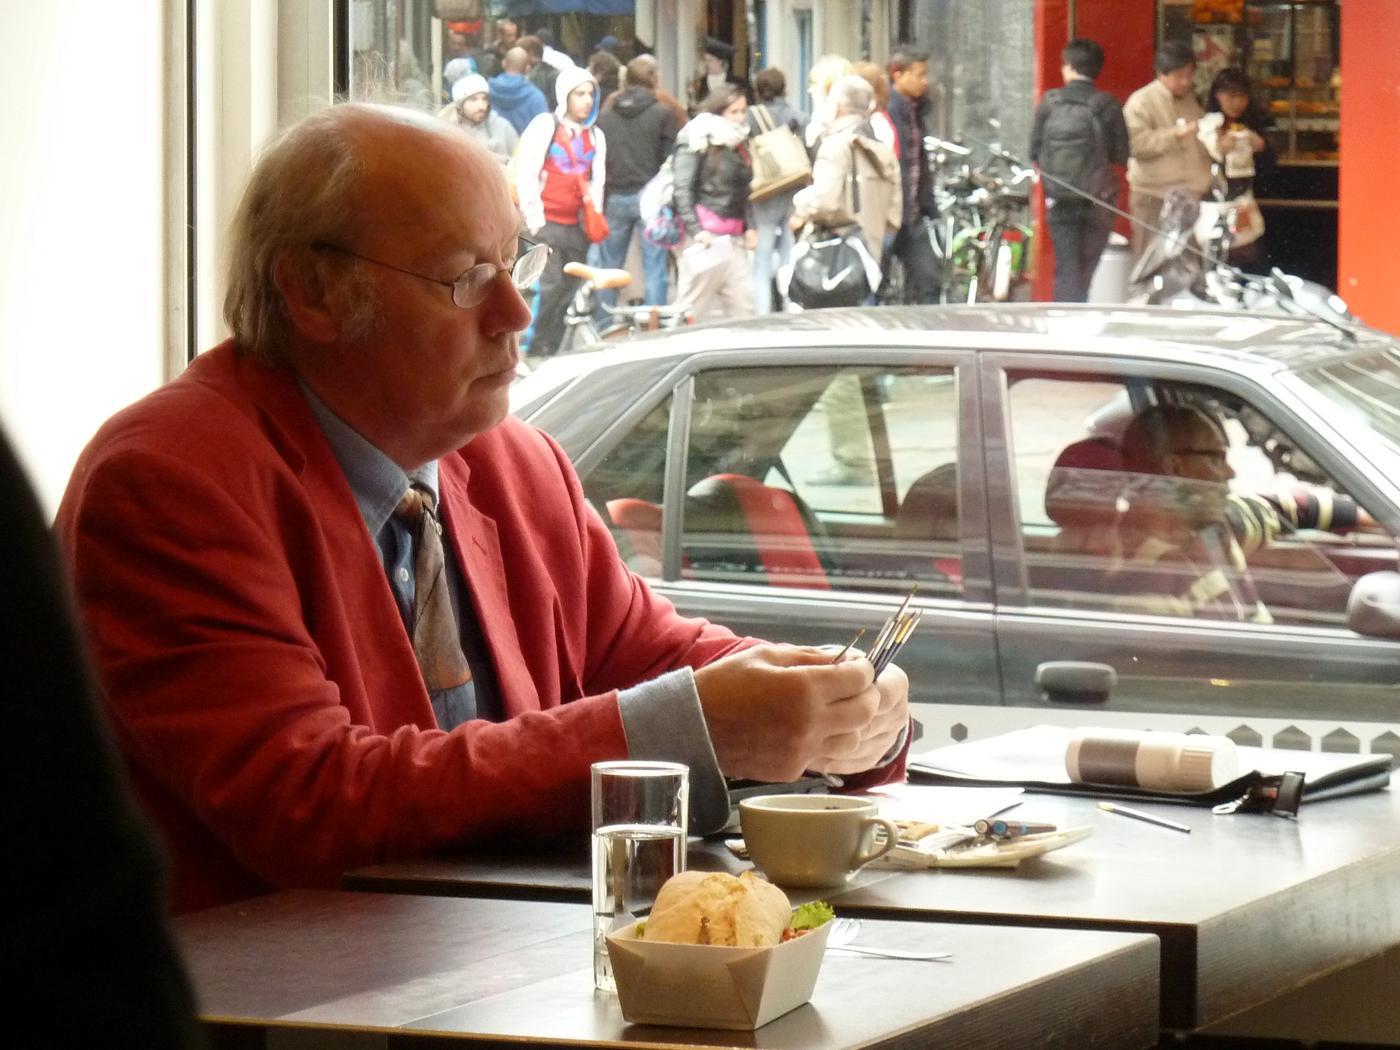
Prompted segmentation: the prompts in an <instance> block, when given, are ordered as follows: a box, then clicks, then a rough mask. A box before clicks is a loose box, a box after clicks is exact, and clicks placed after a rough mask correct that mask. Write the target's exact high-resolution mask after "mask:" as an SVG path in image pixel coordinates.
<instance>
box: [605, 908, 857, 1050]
mask: <svg viewBox="0 0 1400 1050" xmlns="http://www.w3.org/2000/svg"><path fill="white" fill-rule="evenodd" d="M830 932H831V923H829V922H828V923H826V924H825V925H823V926H819V927H818V928H817V929H815V930H813V931H811V932H810V933H807V934H803V935H802V936H800V937H794V938H793V939H792V940H790V941H784V942H783V943H781V944H776V945H774V946H773V947H771V948H724V947H717V946H714V945H708V944H666V943H663V942H660V941H647V940H638V939H637V928H636V926H635V925H633V926H628V927H626V928H624V929H621V930H618V931H616V932H614V933H610V934H608V957H609V958H610V959H611V960H612V969H613V976H614V978H615V979H616V980H617V995H618V999H619V1000H620V1001H621V1005H622V1016H623V1017H624V1018H625V1019H626V1020H628V1021H630V1022H631V1023H632V1024H655V1025H676V1026H681V1027H685V1028H728V1029H737V1030H740V1031H750V1030H752V1029H755V1028H758V1027H760V1026H761V1025H765V1024H767V1023H768V1022H769V1021H771V1020H773V1019H774V1018H777V1017H781V1016H782V1015H783V1014H785V1013H787V1012H788V1011H790V1010H795V1009H796V1008H797V1007H799V1006H801V1005H802V1004H803V1003H805V1002H807V1001H809V1000H810V999H811V998H812V989H813V988H814V987H815V986H816V983H817V972H818V971H819V970H820V969H821V965H822V956H823V954H824V953H825V952H826V939H827V935H828V934H829V933H830Z"/></svg>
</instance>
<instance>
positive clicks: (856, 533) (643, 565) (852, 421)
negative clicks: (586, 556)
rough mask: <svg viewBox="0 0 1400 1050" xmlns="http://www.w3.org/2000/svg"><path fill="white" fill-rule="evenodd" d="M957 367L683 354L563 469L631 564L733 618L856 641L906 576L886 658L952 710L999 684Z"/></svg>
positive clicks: (882, 358)
mask: <svg viewBox="0 0 1400 1050" xmlns="http://www.w3.org/2000/svg"><path fill="white" fill-rule="evenodd" d="M977 383H978V379H977V373H976V368H975V361H974V359H973V356H972V355H971V354H970V353H967V352H958V351H936V352H935V351H922V350H919V351H915V350H909V349H899V348H892V349H889V350H879V349H875V348H869V347H866V348H861V349H859V350H855V349H850V348H845V347H841V348H835V349H817V348H808V349H786V350H783V351H780V352H771V351H770V352H755V353H710V354H702V355H696V356H695V357H693V358H691V359H690V361H689V363H688V364H687V365H686V367H685V368H684V370H683V374H681V375H680V376H679V377H676V378H674V381H673V382H671V385H670V386H669V387H668V389H667V390H666V391H665V392H664V394H662V395H661V396H656V395H655V394H654V395H653V396H651V397H650V398H649V399H648V401H647V408H646V410H645V411H644V412H642V413H640V415H639V417H638V418H636V419H635V420H633V421H631V422H629V423H628V425H626V426H620V427H616V428H614V431H613V432H612V433H610V434H609V435H608V438H607V440H606V441H602V442H599V443H598V444H597V445H595V447H593V448H591V449H590V450H589V452H588V455H587V456H585V457H582V458H581V459H580V461H579V465H580V473H581V475H582V477H583V482H584V489H585V492H586V494H587V495H588V497H589V499H590V501H591V502H592V503H593V504H594V506H595V507H597V508H598V510H599V512H600V513H601V514H602V516H603V517H604V520H605V521H606V522H607V523H608V525H609V527H610V528H611V529H612V531H613V535H614V537H615V538H616V540H617V543H618V546H619V550H620V551H621V552H622V553H623V556H624V558H625V559H626V560H627V561H628V563H629V565H630V566H631V567H632V568H633V569H634V571H636V572H638V573H639V574H640V575H642V576H644V577H645V578H646V579H647V580H648V582H649V583H650V584H651V586H652V587H653V588H654V589H656V590H657V591H659V592H661V593H663V594H665V595H666V596H667V597H668V598H670V599H671V600H672V601H674V602H675V603H676V605H677V607H678V608H680V609H681V610H682V611H683V612H685V613H687V614H690V615H697V616H704V617H707V618H710V619H713V620H715V621H717V622H719V623H723V624H725V625H727V626H729V627H731V628H733V629H734V630H736V631H738V632H740V633H744V634H751V635H754V636H757V637H762V638H767V639H771V640H775V641H784V642H792V643H796V644H831V645H844V644H846V643H847V642H849V641H850V640H851V639H852V637H853V636H854V635H855V634H856V632H857V631H859V630H861V629H862V628H864V629H866V631H867V634H866V636H865V638H864V640H863V644H864V645H868V644H869V643H870V642H872V641H873V640H874V633H875V630H876V628H878V627H879V625H880V624H881V623H882V622H883V620H884V619H885V618H886V616H887V615H888V614H889V613H890V612H891V611H893V609H894V608H895V607H896V606H898V605H899V603H900V602H901V601H902V600H903V599H904V598H905V596H906V595H907V594H909V593H910V591H911V590H912V589H914V588H915V587H916V586H917V588H918V593H917V594H916V596H915V597H914V598H913V600H912V602H911V605H912V606H913V607H915V608H918V609H921V610H922V611H923V613H924V619H923V622H922V624H921V626H920V627H919V629H918V631H917V632H916V634H915V636H914V638H913V639H912V640H911V641H910V643H909V644H908V646H907V647H906V648H905V649H904V651H903V653H902V654H901V657H900V660H899V662H900V664H901V666H902V667H904V669H905V670H906V671H907V673H908V674H909V677H910V680H911V693H912V697H913V699H914V701H915V702H916V703H917V704H921V705H930V709H929V710H928V711H926V712H924V714H923V716H922V718H921V720H924V721H927V720H936V721H940V722H943V723H947V724H952V723H955V722H956V721H957V717H956V713H955V711H954V710H953V708H951V707H948V706H946V705H950V704H963V705H974V706H975V705H984V706H985V705H996V704H999V703H1000V702H1001V690H1000V684H999V682H998V681H997V674H996V668H997V661H996V654H995V648H994V636H993V625H992V608H991V602H990V594H991V584H990V571H989V562H988V557H987V540H986V537H987V526H986V520H985V514H984V508H985V501H984V500H983V499H982V496H981V488H982V470H983V467H982V456H981V446H980V442H979V441H978V440H977V434H978V432H979V428H980V424H979V421H978V418H977V416H978V412H979V408H978V405H979V401H978V398H977V396H976V387H977ZM658 393H660V392H658ZM933 705H943V706H941V707H938V708H937V709H935V708H934V707H933ZM939 738H940V739H942V738H943V734H941V733H940V737H939Z"/></svg>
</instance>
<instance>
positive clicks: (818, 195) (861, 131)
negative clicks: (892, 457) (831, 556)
mask: <svg viewBox="0 0 1400 1050" xmlns="http://www.w3.org/2000/svg"><path fill="white" fill-rule="evenodd" d="M829 99H830V101H831V103H832V107H833V113H834V116H833V118H832V120H831V122H830V123H829V124H828V125H827V126H826V129H825V131H824V132H823V133H822V138H821V142H820V144H819V145H818V147H817V157H816V160H815V161H814V162H813V164H812V184H811V185H810V186H808V187H806V188H805V189H802V190H799V191H798V192H797V195H796V196H795V197H793V199H792V225H793V227H794V228H801V227H802V226H805V225H807V224H808V223H813V224H816V225H818V226H823V227H827V228H831V229H840V228H841V227H844V226H850V225H851V224H852V223H855V224H857V225H858V226H859V227H860V232H861V238H862V239H863V240H864V241H865V246H866V248H867V249H869V251H870V255H871V256H872V257H873V258H874V260H875V262H876V263H877V264H881V265H883V259H884V248H885V240H886V237H892V236H893V235H894V234H895V233H896V232H898V230H899V227H900V223H901V222H902V221H903V218H904V190H903V188H902V185H901V182H900V175H899V158H898V157H896V156H895V153H894V150H893V149H891V148H890V146H889V145H888V144H887V143H884V142H880V141H879V140H878V139H876V138H875V131H874V129H873V128H872V127H871V125H870V114H871V113H872V112H873V111H874V108H875V107H874V103H875V91H874V89H873V88H871V86H870V83H869V82H868V81H867V80H865V78H864V77H859V76H855V75H853V74H852V75H848V76H843V77H842V78H841V79H840V80H838V81H836V83H835V84H833V85H832V87H831V94H830V96H829ZM852 172H854V174H855V180H854V181H855V183H856V185H857V186H858V187H859V198H860V207H859V208H856V207H855V201H854V198H855V196H856V194H854V193H853V192H852V191H853V189H854V187H853V186H852V179H851V175H852ZM871 287H875V285H874V284H872V285H871ZM822 402H823V404H824V405H825V406H826V424H827V433H828V438H829V439H830V441H831V463H830V464H829V466H828V467H827V468H826V469H825V470H823V471H822V472H821V473H820V474H818V475H817V476H816V477H814V478H812V479H811V480H812V481H813V483H815V484H818V485H860V484H866V483H869V482H872V481H874V479H875V464H874V462H873V461H872V460H871V458H870V449H869V447H868V445H867V442H866V439H865V434H866V425H865V406H864V402H863V398H862V394H861V389H860V380H859V378H857V376H856V375H855V374H854V373H846V374H838V375H837V376H835V377H834V378H833V379H832V382H831V385H830V386H828V387H827V389H826V393H824V394H823V395H822Z"/></svg>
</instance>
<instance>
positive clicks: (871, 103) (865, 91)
mask: <svg viewBox="0 0 1400 1050" xmlns="http://www.w3.org/2000/svg"><path fill="white" fill-rule="evenodd" d="M830 97H831V101H832V103H833V104H834V105H836V106H837V107H838V108H839V109H842V110H844V111H845V112H847V113H855V114H856V115H858V116H862V117H868V116H869V115H870V114H871V112H872V111H873V110H874V108H875V92H874V90H873V89H872V88H871V87H870V82H869V81H868V80H866V79H865V78H864V77H858V76H856V75H855V74H854V73H852V74H850V75H848V76H844V77H842V78H841V79H839V80H838V81H836V83H834V84H832V85H831V96H830Z"/></svg>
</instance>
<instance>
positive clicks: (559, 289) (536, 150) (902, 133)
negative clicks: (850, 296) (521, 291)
mask: <svg viewBox="0 0 1400 1050" xmlns="http://www.w3.org/2000/svg"><path fill="white" fill-rule="evenodd" d="M463 50H464V51H465V50H466V49H465V47H464V48H463ZM733 58H734V49H733V48H732V47H731V46H730V45H728V44H726V43H725V42H723V41H720V40H715V39H709V40H706V41H705V44H704V54H703V56H702V59H701V63H700V66H699V67H698V71H697V75H696V76H695V77H694V79H693V80H692V81H691V82H690V83H689V84H688V91H687V95H688V97H687V99H686V100H685V101H684V102H682V101H681V100H679V99H677V98H675V97H674V96H672V95H670V94H669V93H667V92H666V91H664V90H662V89H661V87H660V83H661V80H662V77H661V75H660V73H661V71H660V70H659V68H658V65H657V60H656V58H655V57H654V56H653V55H651V54H649V53H646V52H645V51H643V52H641V53H638V54H635V55H631V56H630V57H629V52H628V50H627V49H624V48H623V47H622V46H621V45H620V44H619V43H618V41H617V40H615V39H614V38H611V37H608V38H605V39H604V40H601V41H599V44H598V48H597V50H596V51H595V52H594V53H593V54H592V55H590V56H589V57H588V58H587V60H586V61H585V62H581V63H576V62H575V61H574V60H573V59H571V58H570V57H569V56H567V55H564V54H563V53H562V52H560V51H558V50H557V49H555V48H554V46H553V41H552V39H551V38H550V37H549V35H548V33H547V32H543V31H538V32H536V33H534V34H530V35H525V36H521V35H520V31H519V26H518V25H517V24H516V23H515V22H513V21H511V20H508V19H507V20H501V21H498V22H497V23H496V36H495V43H494V45H493V46H492V47H491V48H488V49H484V50H477V51H474V52H472V53H471V54H470V55H467V54H465V53H464V54H463V55H461V56H459V57H458V58H454V59H453V60H452V61H450V62H449V63H448V64H447V67H446V69H445V83H444V85H443V91H444V93H445V94H446V95H447V96H448V97H449V98H450V101H449V102H448V103H447V104H446V105H445V106H443V108H442V110H441V112H440V114H439V115H440V116H441V117H442V118H443V119H445V120H447V121H450V122H451V123H454V124H456V125H458V126H460V127H462V128H464V129H465V130H466V131H467V132H468V133H469V134H470V135H471V136H472V137H473V138H475V139H477V140H478V141H480V142H481V143H482V144H483V145H485V146H486V147H487V148H488V149H489V150H490V151H491V153H492V155H493V156H495V157H496V158H497V160H498V161H499V162H500V163H501V164H502V166H503V167H505V168H506V169H507V175H508V178H509V180H510V182H511V185H512V187H513V190H514V193H515V196H516V199H517V200H518V202H519V205H520V208H521V212H522V214H523V216H524V220H525V227H526V229H525V233H526V235H527V236H528V237H531V238H533V239H536V240H539V241H541V242H542V243H545V244H548V245H549V246H550V248H551V252H550V262H549V265H548V267H547V268H546V271H545V274H544V277H543V279H542V281H541V283H540V287H539V291H538V297H537V299H536V302H535V306H534V315H535V316H534V323H533V325H532V329H531V331H530V333H529V335H528V345H529V351H530V353H531V355H532V356H534V357H544V356H548V355H550V354H552V353H554V352H555V351H556V350H557V348H558V346H559V344H560V342H561V339H562V337H563V329H564V325H565V314H566V312H567V310H568V305H569V302H570V300H571V298H572V297H573V295H574V292H575V290H576V288H577V279H576V278H571V277H568V276H566V275H565V274H564V273H563V268H564V266H565V265H566V264H568V263H571V262H584V261H587V262H589V263H591V264H593V265H597V266H602V267H610V268H617V267H622V266H623V265H624V264H625V262H626V260H627V258H628V254H629V252H630V251H632V246H633V244H634V243H638V244H639V245H640V259H641V270H642V273H643V278H642V281H641V284H642V301H643V302H645V303H657V304H664V303H668V302H676V303H681V304H684V305H685V306H686V308H687V309H688V311H689V312H690V313H691V314H692V315H693V316H694V317H695V318H696V319H697V320H702V319H706V318H713V317H726V318H740V317H746V316H749V315H750V314H765V313H769V312H771V311H773V310H774V309H775V308H783V307H784V306H785V305H786V300H785V297H784V294H783V289H784V279H785V277H786V268H788V267H789V266H790V264H791V261H792V258H793V253H794V247H795V245H796V244H797V243H798V242H799V241H800V240H801V239H802V238H803V237H814V236H819V235H822V234H824V233H825V232H826V231H828V230H832V229H854V230H856V231H858V236H859V237H861V238H862V239H863V243H864V247H865V248H866V249H867V250H868V252H869V254H870V257H871V258H872V259H874V260H876V261H877V263H878V262H879V261H880V260H883V259H885V258H888V257H890V256H897V257H898V258H899V259H900V261H901V262H902V264H903V266H904V268H905V272H906V273H907V274H908V275H909V278H908V280H907V287H908V288H909V289H910V294H909V301H913V302H927V301H932V297H933V295H934V294H935V292H934V290H935V289H936V287H937V284H938V275H937V261H936V259H935V256H934V253H933V250H932V247H931V245H930V243H929V240H928V237H927V236H926V235H925V232H924V225H923V223H924V220H925V219H927V218H930V217H932V216H934V215H935V214H936V208H935V205H934V198H933V186H932V182H931V178H930V174H929V170H928V158H927V155H926V152H925V147H924V142H923V137H924V129H925V127H926V124H927V118H926V110H927V107H928V98H927V94H928V86H929V80H928V57H927V55H926V54H925V53H923V52H921V51H919V50H917V49H914V48H911V47H901V48H897V49H896V50H895V52H894V53H893V54H892V55H891V56H890V59H889V61H888V62H887V63H886V65H885V67H884V68H881V67H879V66H877V65H875V64H873V63H870V62H855V63H853V62H851V61H849V60H848V59H846V58H843V57H841V56H837V55H828V56H824V57H822V58H820V59H819V60H818V61H817V62H815V63H814V65H813V67H812V70H811V73H810V76H809V78H808V81H807V84H806V85H805V91H804V92H803V93H802V94H801V96H800V97H797V98H791V99H790V98H789V93H790V90H789V85H788V80H787V77H786V76H785V74H784V73H783V71H782V70H780V69H777V68H772V67H770V68H766V69H762V70H759V71H758V72H757V73H756V74H755V75H754V77H753V79H752V81H750V80H749V79H747V78H745V77H743V76H741V75H738V74H737V73H735V72H734V71H733V68H732V63H733ZM774 134H777V135H782V136H788V135H790V136H791V138H792V140H793V141H794V142H796V143H799V144H800V145H801V146H802V147H803V148H802V149H800V150H798V151H797V152H796V153H793V152H792V151H789V152H788V153H787V154H781V153H779V154H776V155H777V156H778V157H779V160H778V161H777V162H778V163H780V164H786V163H791V164H793V165H794V166H796V167H800V168H801V169H802V170H801V172H800V174H802V175H803V176H804V177H803V178H802V179H801V180H800V181H796V182H789V183H787V184H785V185H779V186H778V187H777V188H775V189H773V190H771V191H768V190H760V189H758V188H757V187H758V182H759V181H761V180H760V179H756V176H755V171H756V159H757V161H758V162H759V166H760V167H761V165H762V164H763V163H765V161H764V158H765V157H769V156H773V155H775V154H773V153H771V152H768V151H769V146H768V142H769V141H770V140H771V136H773V135H774ZM756 151H758V152H759V153H760V154H761V155H760V156H759V157H758V158H756V157H755V153H756ZM766 163H769V164H770V165H771V163H773V162H772V161H767V162H766ZM658 178H662V179H666V180H668V182H669V185H670V186H671V187H672V189H671V193H670V197H669V201H668V206H669V208H670V212H671V214H672V215H673V220H674V221H673V226H672V229H674V231H675V234H676V235H675V236H673V237H671V238H669V239H668V238H664V237H658V236H655V235H653V234H654V231H649V230H648V229H647V228H646V227H647V224H646V222H645V219H646V216H645V215H644V214H643V212H642V205H643V202H644V199H645V192H644V191H645V190H646V189H647V186H648V184H649V183H651V182H653V180H656V179H658ZM779 181H781V180H779ZM589 211H592V212H594V213H596V214H597V216H600V217H601V219H602V220H604V221H603V222H601V223H597V222H595V223H591V224H590V222H589V221H588V214H587V213H588V212H589ZM590 233H592V234H593V236H592V237H590ZM877 283H878V282H877ZM874 291H875V289H873V288H872V289H871V295H870V297H869V300H870V301H874ZM616 299H617V292H616V291H602V292H600V293H599V294H598V296H597V305H596V307H595V318H596V320H597V321H599V322H604V323H605V322H606V321H607V319H608V311H609V309H610V308H611V307H613V306H614V304H615V303H616Z"/></svg>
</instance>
